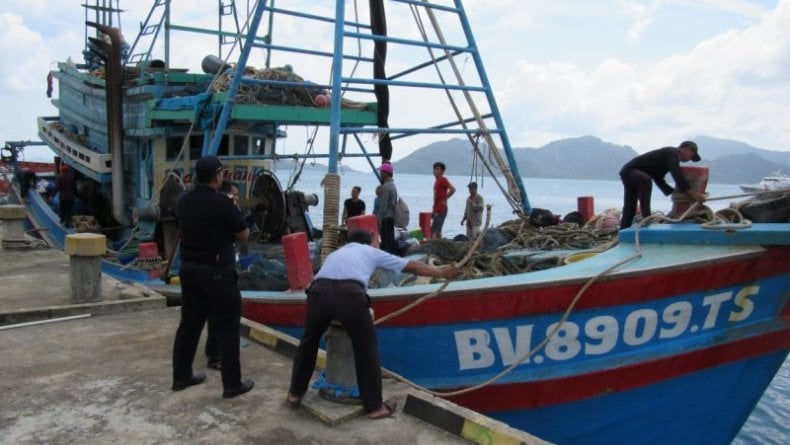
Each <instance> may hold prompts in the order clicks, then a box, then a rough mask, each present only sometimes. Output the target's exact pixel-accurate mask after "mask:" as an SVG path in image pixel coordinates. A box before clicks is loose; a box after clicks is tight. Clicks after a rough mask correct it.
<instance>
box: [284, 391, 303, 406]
mask: <svg viewBox="0 0 790 445" xmlns="http://www.w3.org/2000/svg"><path fill="white" fill-rule="evenodd" d="M285 403H286V404H287V405H288V407H289V408H299V405H301V404H302V398H301V397H298V396H295V395H293V394H291V393H290V392H289V393H288V397H286V398H285Z"/></svg>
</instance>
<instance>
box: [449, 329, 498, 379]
mask: <svg viewBox="0 0 790 445" xmlns="http://www.w3.org/2000/svg"><path fill="white" fill-rule="evenodd" d="M490 342H491V337H490V336H489V335H488V331H486V330H485V329H469V330H466V331H456V332H455V347H456V349H457V350H458V364H459V366H460V368H459V369H461V370H464V369H477V368H487V367H489V366H492V365H493V364H494V360H495V358H494V351H492V350H491V348H490V347H489V346H488V345H489V343H490Z"/></svg>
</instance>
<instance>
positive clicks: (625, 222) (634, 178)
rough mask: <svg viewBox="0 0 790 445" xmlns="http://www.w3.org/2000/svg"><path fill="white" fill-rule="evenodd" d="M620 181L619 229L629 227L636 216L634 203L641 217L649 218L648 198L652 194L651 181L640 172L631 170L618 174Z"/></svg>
mask: <svg viewBox="0 0 790 445" xmlns="http://www.w3.org/2000/svg"><path fill="white" fill-rule="evenodd" d="M620 179H621V180H622V181H623V188H624V190H625V191H624V195H623V215H622V219H621V220H620V228H621V229H625V228H627V227H631V224H632V223H633V222H634V216H635V215H636V203H637V201H638V202H639V207H640V208H641V210H642V217H643V218H647V217H648V216H650V213H651V211H650V196H651V194H652V192H653V179H652V178H651V177H650V175H648V174H647V173H645V172H643V171H642V170H637V169H635V168H631V169H628V170H625V171H623V172H620Z"/></svg>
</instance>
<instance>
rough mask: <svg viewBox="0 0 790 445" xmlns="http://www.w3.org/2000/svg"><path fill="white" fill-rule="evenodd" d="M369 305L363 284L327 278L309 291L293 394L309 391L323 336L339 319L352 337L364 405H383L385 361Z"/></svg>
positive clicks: (368, 408) (373, 407)
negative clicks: (383, 365) (381, 361)
mask: <svg viewBox="0 0 790 445" xmlns="http://www.w3.org/2000/svg"><path fill="white" fill-rule="evenodd" d="M369 307H370V305H369V303H368V296H367V294H366V293H365V288H364V287H363V286H362V284H361V283H357V282H354V281H353V280H324V279H318V280H316V281H315V283H313V285H312V286H311V287H310V290H309V291H308V292H307V315H306V317H305V328H304V334H302V339H301V341H300V342H299V347H298V348H297V350H296V356H295V357H294V364H293V371H292V372H291V388H290V390H289V391H290V392H291V394H294V395H298V396H301V395H302V394H304V393H305V392H306V391H307V385H308V384H309V383H310V377H311V376H312V375H313V370H314V368H315V361H316V355H317V354H318V345H319V342H320V341H321V336H322V335H323V334H324V332H325V331H326V329H327V328H328V327H329V323H330V322H331V321H332V320H334V319H337V320H339V321H340V322H341V323H343V327H344V328H345V330H346V332H348V336H349V338H350V339H351V347H352V349H353V350H354V369H355V370H356V373H357V386H358V387H359V394H360V396H361V398H362V407H363V409H364V410H365V412H372V411H375V410H377V409H379V408H381V403H382V397H381V363H380V362H379V351H378V344H377V339H376V330H375V328H374V327H373V317H372V316H371V315H370V312H369V311H368V308H369Z"/></svg>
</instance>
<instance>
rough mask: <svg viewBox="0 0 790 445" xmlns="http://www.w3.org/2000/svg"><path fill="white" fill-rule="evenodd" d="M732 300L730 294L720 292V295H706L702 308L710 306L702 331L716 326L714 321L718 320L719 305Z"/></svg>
mask: <svg viewBox="0 0 790 445" xmlns="http://www.w3.org/2000/svg"><path fill="white" fill-rule="evenodd" d="M730 298H732V292H722V293H720V294H715V295H708V296H707V297H705V299H704V300H702V305H703V306H710V308H709V309H708V316H707V317H705V324H703V325H702V329H710V328H712V327H714V326H716V320H717V319H718V318H719V310H720V309H721V304H722V303H724V302H725V301H727V300H729V299H730Z"/></svg>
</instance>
